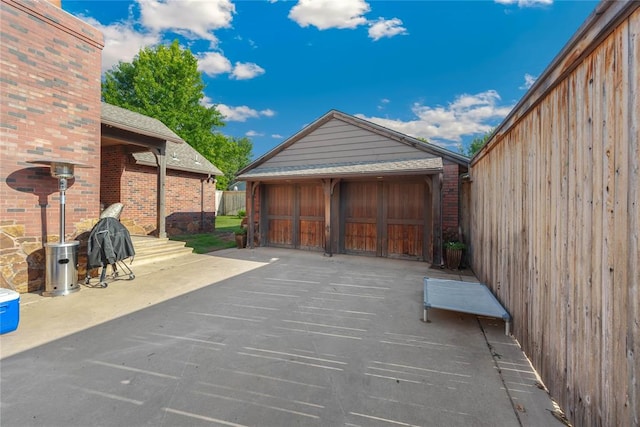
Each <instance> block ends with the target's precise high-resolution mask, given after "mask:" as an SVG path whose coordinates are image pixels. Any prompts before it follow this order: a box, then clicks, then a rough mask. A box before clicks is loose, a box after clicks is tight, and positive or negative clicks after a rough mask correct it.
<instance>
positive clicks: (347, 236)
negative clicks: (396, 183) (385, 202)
mask: <svg viewBox="0 0 640 427" xmlns="http://www.w3.org/2000/svg"><path fill="white" fill-rule="evenodd" d="M343 190H344V196H343V199H342V200H343V205H344V250H345V252H348V253H349V252H353V253H364V254H370V255H378V183H377V182H346V183H344V186H343Z"/></svg>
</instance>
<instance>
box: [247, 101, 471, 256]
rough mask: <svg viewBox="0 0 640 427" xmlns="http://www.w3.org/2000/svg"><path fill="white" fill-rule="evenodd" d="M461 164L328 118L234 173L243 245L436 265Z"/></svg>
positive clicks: (452, 218)
mask: <svg viewBox="0 0 640 427" xmlns="http://www.w3.org/2000/svg"><path fill="white" fill-rule="evenodd" d="M468 162H469V159H468V158H467V157H465V156H463V155H460V154H457V153H453V152H450V151H448V150H445V149H443V148H441V147H438V146H435V145H432V144H429V143H425V142H423V141H421V140H418V139H415V138H412V137H410V136H407V135H404V134H401V133H398V132H395V131H392V130H389V129H386V128H384V127H381V126H379V125H376V124H374V123H371V122H368V121H366V120H362V119H360V118H357V117H354V116H350V115H348V114H344V113H341V112H338V111H335V110H333V111H330V112H328V113H327V114H325V115H324V116H322V117H321V118H319V119H318V120H316V121H315V122H314V123H312V124H311V125H309V126H307V127H306V128H304V129H303V130H302V131H300V132H298V133H297V134H296V135H294V136H292V137H291V138H289V139H288V140H286V141H285V142H283V143H282V144H280V145H279V146H277V147H276V148H274V149H273V150H271V151H270V152H269V153H267V154H265V155H264V156H262V157H260V158H259V159H257V160H256V161H254V162H253V163H251V164H250V165H249V166H247V167H246V168H244V169H243V170H241V171H240V173H239V176H238V179H239V180H242V181H247V215H248V216H249V223H251V224H254V226H253V227H250V228H249V242H251V243H250V244H251V245H252V246H253V245H256V244H257V245H261V246H277V247H287V248H296V249H306V250H317V251H323V252H324V253H325V254H328V255H331V254H333V253H347V254H361V255H370V256H379V257H397V258H407V259H416V260H421V261H427V262H431V263H436V264H439V263H440V262H441V251H442V230H443V229H445V228H448V227H453V228H457V227H458V222H459V212H458V206H459V196H458V188H459V177H460V175H461V174H463V173H466V172H467V168H468Z"/></svg>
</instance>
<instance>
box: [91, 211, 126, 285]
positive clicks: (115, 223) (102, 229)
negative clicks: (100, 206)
mask: <svg viewBox="0 0 640 427" xmlns="http://www.w3.org/2000/svg"><path fill="white" fill-rule="evenodd" d="M122 208H123V205H122V204H121V203H114V204H113V205H111V206H109V207H108V208H107V209H105V210H104V211H103V212H102V214H101V215H100V220H99V221H98V222H97V223H96V225H94V226H93V228H92V229H91V233H90V234H89V242H88V244H87V277H86V278H85V282H84V283H85V285H87V286H90V285H91V276H90V270H91V269H93V268H97V267H100V268H101V272H100V279H99V282H98V283H97V284H96V285H94V287H101V288H106V287H107V268H108V267H111V274H110V275H109V276H108V278H109V279H111V280H112V281H113V280H118V279H122V278H123V277H124V276H128V280H133V279H135V277H136V276H135V274H133V271H131V268H130V267H129V266H128V265H127V264H126V263H125V262H124V260H126V259H127V258H131V262H133V257H134V256H135V254H136V252H135V250H134V248H133V243H132V242H131V235H130V234H129V230H127V228H126V227H125V226H124V225H122V224H121V223H120V214H121V213H122ZM118 267H119V268H120V270H121V271H122V272H124V274H123V276H121V275H120V271H119V270H118Z"/></svg>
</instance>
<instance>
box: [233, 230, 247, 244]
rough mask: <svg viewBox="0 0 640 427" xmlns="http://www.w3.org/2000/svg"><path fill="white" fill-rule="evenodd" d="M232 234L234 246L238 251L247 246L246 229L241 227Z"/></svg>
mask: <svg viewBox="0 0 640 427" xmlns="http://www.w3.org/2000/svg"><path fill="white" fill-rule="evenodd" d="M234 234H235V235H236V246H237V247H238V249H242V248H244V247H245V246H247V229H246V228H244V227H241V228H239V229H237V230H236V231H235V232H234Z"/></svg>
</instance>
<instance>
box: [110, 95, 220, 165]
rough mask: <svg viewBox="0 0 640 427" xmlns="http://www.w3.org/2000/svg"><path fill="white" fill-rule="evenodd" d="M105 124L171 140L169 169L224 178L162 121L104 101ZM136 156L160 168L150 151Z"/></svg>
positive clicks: (139, 160) (168, 160) (168, 153)
mask: <svg viewBox="0 0 640 427" xmlns="http://www.w3.org/2000/svg"><path fill="white" fill-rule="evenodd" d="M101 121H102V123H103V124H106V125H109V126H113V127H115V128H118V129H123V130H127V131H130V132H135V133H138V134H141V135H146V136H150V137H153V138H158V139H161V140H165V141H167V156H166V158H167V168H169V169H175V170H183V171H187V172H195V173H203V174H207V175H217V176H220V175H224V173H222V171H220V169H218V168H217V167H216V166H215V165H213V164H212V163H211V162H210V161H209V160H207V159H205V158H204V157H202V155H201V154H200V153H198V152H197V151H196V150H195V149H194V148H193V147H191V146H190V145H189V144H187V143H186V142H185V141H184V140H183V139H182V138H180V137H179V136H178V135H176V134H175V133H174V132H173V131H172V130H171V129H169V128H168V127H167V126H166V125H165V124H164V123H162V122H161V121H160V120H158V119H154V118H153V117H149V116H145V115H144V114H140V113H136V112H134V111H130V110H127V109H126V108H122V107H118V106H116V105H111V104H108V103H106V102H103V103H102V117H101ZM133 157H134V158H135V160H136V162H137V163H139V164H143V165H148V166H156V159H155V156H154V155H153V153H151V152H150V151H142V152H138V153H133Z"/></svg>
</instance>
